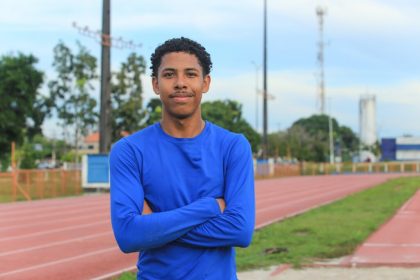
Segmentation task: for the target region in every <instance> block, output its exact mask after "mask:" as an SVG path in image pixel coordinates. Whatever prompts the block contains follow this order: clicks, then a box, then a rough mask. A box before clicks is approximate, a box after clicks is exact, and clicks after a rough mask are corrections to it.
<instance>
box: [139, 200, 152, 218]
mask: <svg viewBox="0 0 420 280" xmlns="http://www.w3.org/2000/svg"><path fill="white" fill-rule="evenodd" d="M152 213H153V211H152V209H151V208H150V206H149V204H148V203H147V201H146V200H145V201H144V203H143V212H141V214H142V215H148V214H152Z"/></svg>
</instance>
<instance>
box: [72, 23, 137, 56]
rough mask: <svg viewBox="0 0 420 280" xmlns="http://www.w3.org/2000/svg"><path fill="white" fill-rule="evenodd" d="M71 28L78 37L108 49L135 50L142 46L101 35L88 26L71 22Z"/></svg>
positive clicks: (119, 38) (120, 38) (122, 39)
mask: <svg viewBox="0 0 420 280" xmlns="http://www.w3.org/2000/svg"><path fill="white" fill-rule="evenodd" d="M72 26H73V27H74V28H75V29H77V31H78V32H79V34H80V35H82V36H85V37H88V38H91V39H93V40H94V41H96V42H97V43H98V44H103V45H105V46H108V47H112V48H116V49H131V50H135V49H138V48H141V47H142V46H143V45H142V44H140V43H137V44H136V43H134V42H133V41H131V40H130V41H127V40H125V39H124V38H122V37H118V38H115V37H112V36H110V35H108V34H102V32H101V31H100V30H92V29H90V28H89V27H88V26H81V25H79V24H78V23H77V22H73V24H72Z"/></svg>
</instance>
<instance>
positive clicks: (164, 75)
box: [163, 72, 174, 78]
mask: <svg viewBox="0 0 420 280" xmlns="http://www.w3.org/2000/svg"><path fill="white" fill-rule="evenodd" d="M173 76H174V73H172V72H166V73H163V77H165V78H170V77H173Z"/></svg>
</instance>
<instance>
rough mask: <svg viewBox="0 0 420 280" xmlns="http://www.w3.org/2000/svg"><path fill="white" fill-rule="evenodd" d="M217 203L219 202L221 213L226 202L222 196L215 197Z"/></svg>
mask: <svg viewBox="0 0 420 280" xmlns="http://www.w3.org/2000/svg"><path fill="white" fill-rule="evenodd" d="M216 200H217V203H219V207H220V211H221V212H222V213H223V212H224V211H225V208H226V202H225V200H224V199H223V198H217V199H216Z"/></svg>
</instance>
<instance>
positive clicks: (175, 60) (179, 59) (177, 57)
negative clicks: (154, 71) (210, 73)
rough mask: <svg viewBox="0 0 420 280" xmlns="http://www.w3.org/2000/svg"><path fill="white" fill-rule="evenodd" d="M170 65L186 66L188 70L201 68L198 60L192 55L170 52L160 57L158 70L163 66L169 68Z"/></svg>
mask: <svg viewBox="0 0 420 280" xmlns="http://www.w3.org/2000/svg"><path fill="white" fill-rule="evenodd" d="M171 65H172V66H178V67H179V66H184V67H186V66H188V67H189V68H201V67H200V63H199V61H198V58H197V57H196V56H195V55H194V54H190V53H186V52H170V53H167V54H165V55H164V56H162V61H161V63H160V68H161V67H163V66H164V68H166V67H171ZM178 67H177V68H178ZM172 68H173V67H172Z"/></svg>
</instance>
